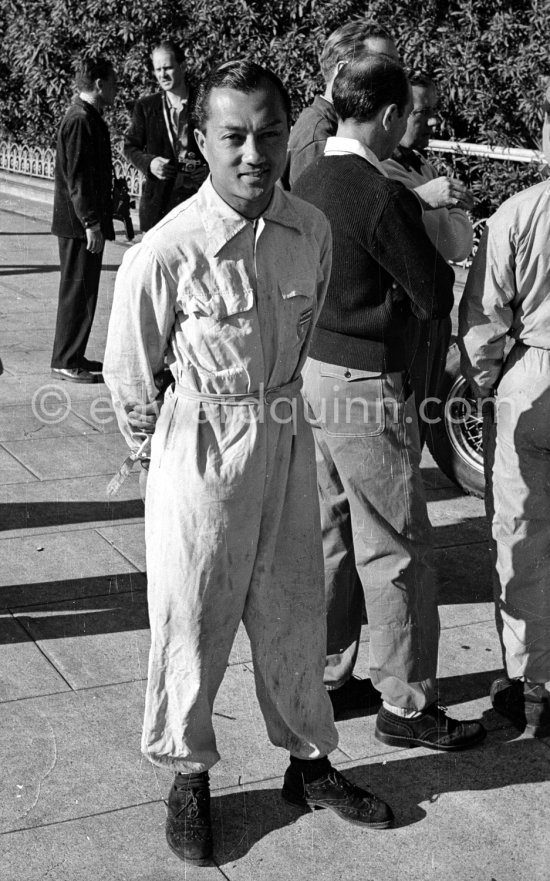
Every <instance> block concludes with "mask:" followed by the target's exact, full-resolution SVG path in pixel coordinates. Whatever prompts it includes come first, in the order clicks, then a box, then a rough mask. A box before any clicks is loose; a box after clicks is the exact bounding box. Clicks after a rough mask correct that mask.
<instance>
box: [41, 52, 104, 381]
mask: <svg viewBox="0 0 550 881" xmlns="http://www.w3.org/2000/svg"><path fill="white" fill-rule="evenodd" d="M75 85H76V88H77V90H78V97H76V98H75V100H74V102H73V104H71V106H70V107H69V109H68V110H67V113H66V114H65V116H64V117H63V120H62V122H61V125H60V127H59V132H58V135H57V148H56V154H55V189H54V203H53V221H52V232H53V234H54V235H56V236H57V238H58V243H59V262H60V268H61V278H60V282H59V302H58V307H57V322H56V328H55V339H54V344H53V353H52V361H51V366H52V375H53V376H54V377H55V378H56V379H63V380H67V381H69V382H85V383H92V382H96V381H97V380H98V379H99V378H100V377H99V376H98V375H97V374H98V373H99V372H100V371H101V369H102V365H101V363H100V362H99V361H89V360H88V359H87V358H85V356H84V353H85V351H86V345H87V343H88V338H89V336H90V331H91V329H92V323H93V320H94V314H95V309H96V304H97V295H98V291H99V278H100V274H101V261H102V258H103V248H104V246H105V239H114V237H115V231H114V228H113V206H112V189H113V170H112V163H111V142H110V138H109V129H108V128H107V125H106V123H105V122H104V120H103V117H102V113H103V109H104V108H105V107H109V106H110V105H111V104H112V103H113V101H114V100H115V96H116V90H117V84H116V76H115V72H114V70H113V66H112V64H111V62H110V61H108V60H107V59H104V58H95V59H94V58H84V59H83V60H82V61H81V63H80V65H79V67H78V69H77V72H76V78H75Z"/></svg>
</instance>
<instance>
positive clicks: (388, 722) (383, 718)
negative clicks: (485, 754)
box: [374, 704, 487, 752]
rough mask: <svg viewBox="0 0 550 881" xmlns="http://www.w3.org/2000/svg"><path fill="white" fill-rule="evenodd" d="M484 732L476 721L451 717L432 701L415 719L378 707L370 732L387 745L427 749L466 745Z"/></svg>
mask: <svg viewBox="0 0 550 881" xmlns="http://www.w3.org/2000/svg"><path fill="white" fill-rule="evenodd" d="M486 734H487V732H486V731H485V728H484V727H483V725H480V723H479V722H459V721H458V720H457V719H451V718H450V717H449V716H447V714H446V713H445V711H444V710H443V708H442V707H440V706H438V705H437V704H432V705H431V707H427V708H426V709H425V710H424V712H423V713H422V715H421V716H417V718H416V719H403V718H401V716H396V715H395V713H390V711H389V710H386V708H385V707H383V706H382V707H380V710H379V711H378V717H377V719H376V728H375V731H374V736H375V737H376V739H377V740H380V741H382V743H387V744H389V745H390V746H402V747H405V748H410V747H411V746H426V747H428V749H440V750H446V751H447V752H451V751H452V750H459V749H469V748H470V747H472V746H476V745H477V744H478V743H481V741H482V740H484V739H485V736H486Z"/></svg>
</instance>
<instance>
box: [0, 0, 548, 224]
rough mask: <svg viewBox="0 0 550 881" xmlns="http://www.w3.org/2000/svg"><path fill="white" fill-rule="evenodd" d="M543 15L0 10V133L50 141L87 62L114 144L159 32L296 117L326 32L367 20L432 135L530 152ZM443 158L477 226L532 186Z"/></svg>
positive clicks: (163, 0)
mask: <svg viewBox="0 0 550 881" xmlns="http://www.w3.org/2000/svg"><path fill="white" fill-rule="evenodd" d="M545 7H546V3H545V2H543V0H423V2H422V3H419V2H418V0H370V2H364V0H248V2H245V0H223V2H222V0H156V2H155V3H151V2H150V0H88V2H86V3H81V2H80V0H0V37H1V38H2V45H3V48H4V52H3V58H2V61H0V120H1V122H0V135H1V136H3V137H12V138H14V139H16V140H26V141H27V142H28V143H30V144H32V145H39V146H51V145H53V144H54V143H55V132H56V128H57V125H58V122H59V119H60V117H61V115H62V113H63V112H64V110H65V108H66V106H67V104H68V103H69V101H70V98H71V92H72V86H71V79H72V77H71V73H72V68H73V64H74V60H75V58H76V57H77V56H78V55H80V54H81V53H84V52H85V53H88V54H96V53H102V54H104V55H107V56H109V57H111V58H112V59H113V61H114V63H115V66H116V67H117V71H118V73H119V80H120V92H119V98H118V99H117V105H116V106H115V108H114V109H113V111H112V112H111V115H110V119H109V121H110V123H111V127H112V130H113V132H114V133H115V136H120V135H121V134H122V132H123V131H124V129H125V127H126V125H127V121H128V110H129V108H130V107H131V105H132V103H133V101H134V99H135V98H136V97H137V96H138V95H139V94H142V93H144V92H148V91H150V90H152V89H154V81H153V80H152V77H151V73H150V64H149V49H150V46H151V44H152V43H154V42H155V41H157V40H159V39H162V38H166V37H167V36H171V37H173V38H174V39H176V40H178V41H180V42H181V43H182V44H183V45H184V46H185V47H186V49H187V57H188V65H189V73H190V78H191V80H195V81H198V80H200V79H201V78H202V77H204V76H205V74H206V73H207V71H208V70H209V68H211V67H212V65H213V64H216V63H219V62H220V61H223V60H227V59H229V58H234V57H242V56H246V57H253V58H255V59H257V60H258V61H260V62H262V63H265V64H267V65H269V66H270V67H271V68H272V69H273V70H275V71H276V72H277V73H279V75H280V76H281V77H282V78H283V80H284V81H285V82H286V83H287V84H288V86H289V88H290V91H291V94H292V97H293V100H294V105H295V108H296V112H299V111H300V110H301V109H302V107H303V106H304V105H306V104H308V103H309V102H310V101H311V100H312V98H313V96H314V95H315V93H317V92H318V91H319V90H321V89H322V87H323V86H322V82H321V79H320V76H319V69H318V60H317V59H318V54H319V51H320V49H321V48H322V45H323V42H324V40H325V39H326V37H327V36H328V34H329V33H330V32H331V31H332V30H334V29H335V28H336V27H338V26H339V25H341V24H343V23H344V22H345V21H347V20H349V19H350V18H359V17H363V16H365V17H368V18H372V19H375V20H377V21H379V22H380V23H381V24H383V25H385V26H386V27H387V28H388V30H390V31H391V32H392V34H393V35H394V37H395V39H396V42H397V44H398V47H399V49H400V51H401V53H402V55H403V58H404V60H405V63H406V64H407V65H408V66H409V67H414V68H422V69H425V70H427V71H428V72H429V73H431V74H432V75H433V76H434V77H435V78H436V80H437V81H438V83H439V88H440V105H441V106H440V121H441V128H440V132H439V133H438V135H439V137H441V138H449V139H462V140H467V141H472V142H478V143H492V144H500V145H505V146H518V145H520V146H523V147H529V148H536V147H538V146H539V137H540V128H541V122H542V111H541V95H542V89H543V85H544V81H545V78H546V77H547V76H548V74H550V64H549V59H548V53H547V46H548V45H549V44H550V39H549V38H550V17H549V16H548V15H547V12H546V11H545ZM449 162H450V163H451V165H452V166H453V167H454V168H455V170H456V171H460V172H461V175H462V176H465V177H466V178H467V179H468V180H469V182H470V184H471V185H472V186H473V187H474V189H475V190H476V191H477V192H478V193H479V196H480V201H479V203H478V207H477V208H476V213H479V216H487V215H488V214H490V213H491V212H492V210H494V208H495V207H496V206H497V205H498V204H499V203H500V201H502V199H503V198H504V195H505V194H506V195H510V194H511V193H512V192H515V191H516V190H517V189H521V188H522V187H524V186H526V185H528V184H529V183H532V182H535V181H536V180H540V176H541V171H540V169H539V168H537V167H531V166H517V165H514V164H512V163H510V164H508V165H509V167H506V169H505V166H504V163H501V162H487V161H486V160H473V159H467V160H464V159H460V158H455V159H450V160H449ZM505 170H506V174H504V171H505Z"/></svg>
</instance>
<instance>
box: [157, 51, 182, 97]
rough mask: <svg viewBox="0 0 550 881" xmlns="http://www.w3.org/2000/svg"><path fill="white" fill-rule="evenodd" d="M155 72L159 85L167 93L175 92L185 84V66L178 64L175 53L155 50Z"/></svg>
mask: <svg viewBox="0 0 550 881" xmlns="http://www.w3.org/2000/svg"><path fill="white" fill-rule="evenodd" d="M152 60H153V71H154V74H155V77H156V79H157V83H158V84H159V86H160V87H161V89H164V91H165V92H173V91H174V90H175V89H178V88H179V87H180V86H181V85H182V83H183V82H184V77H185V65H184V64H183V62H181V63H180V64H178V62H177V61H176V59H175V56H174V53H173V52H168V51H166V50H165V49H155V51H154V52H153V59H152Z"/></svg>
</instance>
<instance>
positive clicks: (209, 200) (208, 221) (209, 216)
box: [197, 177, 304, 257]
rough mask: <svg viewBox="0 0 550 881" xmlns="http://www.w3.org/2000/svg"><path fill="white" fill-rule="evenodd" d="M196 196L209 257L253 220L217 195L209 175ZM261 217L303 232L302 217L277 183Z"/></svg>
mask: <svg viewBox="0 0 550 881" xmlns="http://www.w3.org/2000/svg"><path fill="white" fill-rule="evenodd" d="M197 199H198V208H199V212H200V215H201V220H202V222H203V224H204V228H205V230H206V232H207V233H208V243H207V245H206V248H205V250H206V253H207V255H208V256H212V257H213V256H216V254H218V253H219V252H220V251H221V249H222V248H223V246H224V245H226V244H227V243H228V242H229V241H231V239H232V238H234V237H235V236H236V235H237V234H238V233H239V232H241V230H243V229H245V227H246V226H247V225H249V224H251V221H250V220H248V219H247V218H246V217H243V216H242V214H239V213H238V211H235V209H234V208H231V206H230V205H228V204H227V202H224V200H223V199H222V198H221V196H218V194H217V192H216V191H215V189H214V187H213V186H212V180H211V178H210V177H208V178H207V180H205V182H204V183H203V185H202V187H201V188H200V190H199V191H198V193H197ZM261 216H262V218H263V220H264V222H265V223H267V222H271V223H279V224H280V225H281V226H286V227H290V228H291V229H297V230H298V231H299V232H303V231H304V227H303V224H302V221H301V219H300V216H299V215H298V214H297V213H296V211H294V208H293V207H292V202H291V200H290V199H289V197H288V196H287V194H286V193H285V191H284V190H283V189H282V187H280V186H279V185H278V184H277V185H276V186H275V188H274V190H273V197H272V199H271V202H270V203H269V205H268V207H267V209H266V210H265V211H264V213H263V214H262V215H261Z"/></svg>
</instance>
